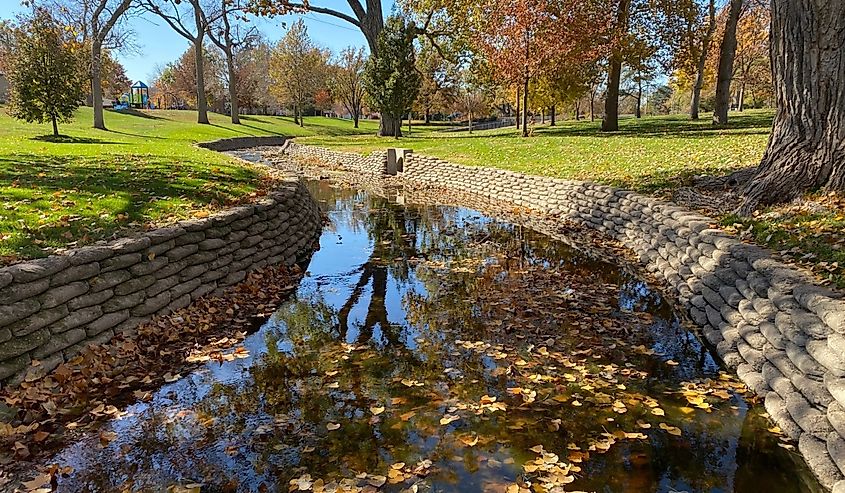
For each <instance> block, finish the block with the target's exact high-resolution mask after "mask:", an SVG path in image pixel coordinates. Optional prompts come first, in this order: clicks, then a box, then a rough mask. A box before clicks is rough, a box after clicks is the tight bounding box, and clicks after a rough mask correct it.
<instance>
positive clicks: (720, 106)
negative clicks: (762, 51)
mask: <svg viewBox="0 0 845 493" xmlns="http://www.w3.org/2000/svg"><path fill="white" fill-rule="evenodd" d="M774 1H776V0H773V2H774ZM742 2H743V0H731V6H730V9H729V10H728V20H727V22H726V23H725V37H724V38H722V46H721V48H720V51H719V69H718V70H717V73H716V102H715V105H714V107H713V124H714V125H727V123H728V110H729V109H730V106H731V78H732V77H733V71H734V57H735V56H736V25H737V23H738V22H739V16H740V14H741V13H742Z"/></svg>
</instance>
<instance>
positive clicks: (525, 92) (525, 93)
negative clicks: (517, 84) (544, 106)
mask: <svg viewBox="0 0 845 493" xmlns="http://www.w3.org/2000/svg"><path fill="white" fill-rule="evenodd" d="M522 136H523V137H528V74H527V73H526V74H525V80H524V81H523V82H522Z"/></svg>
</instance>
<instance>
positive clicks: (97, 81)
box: [91, 39, 106, 130]
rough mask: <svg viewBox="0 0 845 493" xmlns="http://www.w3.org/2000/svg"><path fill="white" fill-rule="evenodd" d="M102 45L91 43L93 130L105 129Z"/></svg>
mask: <svg viewBox="0 0 845 493" xmlns="http://www.w3.org/2000/svg"><path fill="white" fill-rule="evenodd" d="M102 56H103V45H102V44H101V43H100V42H99V40H97V39H94V40H92V41H91V99H92V101H91V103H92V106H93V107H94V128H98V129H100V130H105V129H106V121H105V118H104V117H103V77H102V75H101V69H102V65H101V63H102Z"/></svg>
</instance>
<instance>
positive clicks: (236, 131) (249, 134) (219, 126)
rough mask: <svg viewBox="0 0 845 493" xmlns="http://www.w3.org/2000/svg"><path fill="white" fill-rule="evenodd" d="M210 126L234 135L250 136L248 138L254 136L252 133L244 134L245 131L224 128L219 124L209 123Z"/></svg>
mask: <svg viewBox="0 0 845 493" xmlns="http://www.w3.org/2000/svg"><path fill="white" fill-rule="evenodd" d="M208 125H209V126H210V127H217V128H222V129H223V130H226V131H228V132H233V133H236V134H241V135H246V136H248V137H249V136H252V134H251V133H249V132H244V131H243V130H238V129H237V128H232V127H224V126H223V125H218V124H216V123H209V124H208ZM235 126H236V125H235ZM244 126H247V125H244Z"/></svg>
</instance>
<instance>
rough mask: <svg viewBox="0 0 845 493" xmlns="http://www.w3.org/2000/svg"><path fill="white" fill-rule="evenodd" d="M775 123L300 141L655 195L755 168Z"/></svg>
mask: <svg viewBox="0 0 845 493" xmlns="http://www.w3.org/2000/svg"><path fill="white" fill-rule="evenodd" d="M772 115H773V114H772V112H771V111H746V112H744V113H732V114H731V124H730V125H729V126H728V127H727V128H720V129H716V128H713V127H712V126H711V125H710V120H709V119H702V120H700V121H697V122H693V121H690V120H689V118H688V117H687V116H686V115H672V116H660V117H650V118H643V119H639V120H638V119H635V118H623V119H622V120H621V121H620V130H619V131H618V132H613V133H605V132H601V131H599V125H600V122H598V121H595V122H590V121H580V122H575V121H572V120H568V121H561V122H558V124H557V125H556V126H554V127H550V126H548V125H538V126H536V127H534V128H533V134H534V135H533V137H531V138H522V137H520V136H519V134H518V132H517V131H516V130H515V129H514V128H506V129H497V130H488V131H478V132H473V133H472V134H469V133H466V132H460V133H447V132H438V131H436V130H432V129H431V127H429V128H426V129H417V130H416V131H414V130H413V127H412V133H411V135H410V136H409V137H403V138H402V139H400V140H399V141H398V142H395V141H394V142H390V141H388V140H386V139H383V138H378V137H375V136H373V135H345V136H337V135H334V136H326V135H317V136H310V137H304V138H301V139H297V141H298V142H301V143H303V144H314V145H321V146H326V147H334V148H343V150H347V151H355V152H364V153H367V152H370V151H373V150H377V149H384V148H385V147H389V146H402V147H407V148H410V149H413V150H414V151H415V152H419V153H421V154H428V155H431V156H435V157H439V158H443V159H447V160H449V161H453V162H457V163H463V164H469V165H475V166H493V167H498V168H507V169H511V170H514V171H521V172H524V173H530V174H536V175H548V176H554V177H558V178H568V179H578V180H592V181H598V182H602V183H607V184H611V185H617V186H623V187H626V188H633V189H636V190H641V191H653V190H656V189H659V188H667V187H671V186H676V185H677V184H678V183H681V182H683V181H684V180H685V179H686V178H688V177H689V176H691V175H695V174H724V173H727V172H730V171H733V170H736V169H738V168H742V167H747V166H752V165H755V164H757V162H759V160H760V157H761V156H762V154H763V150H764V149H765V147H766V141H767V139H768V135H769V129H770V127H771V121H772Z"/></svg>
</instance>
